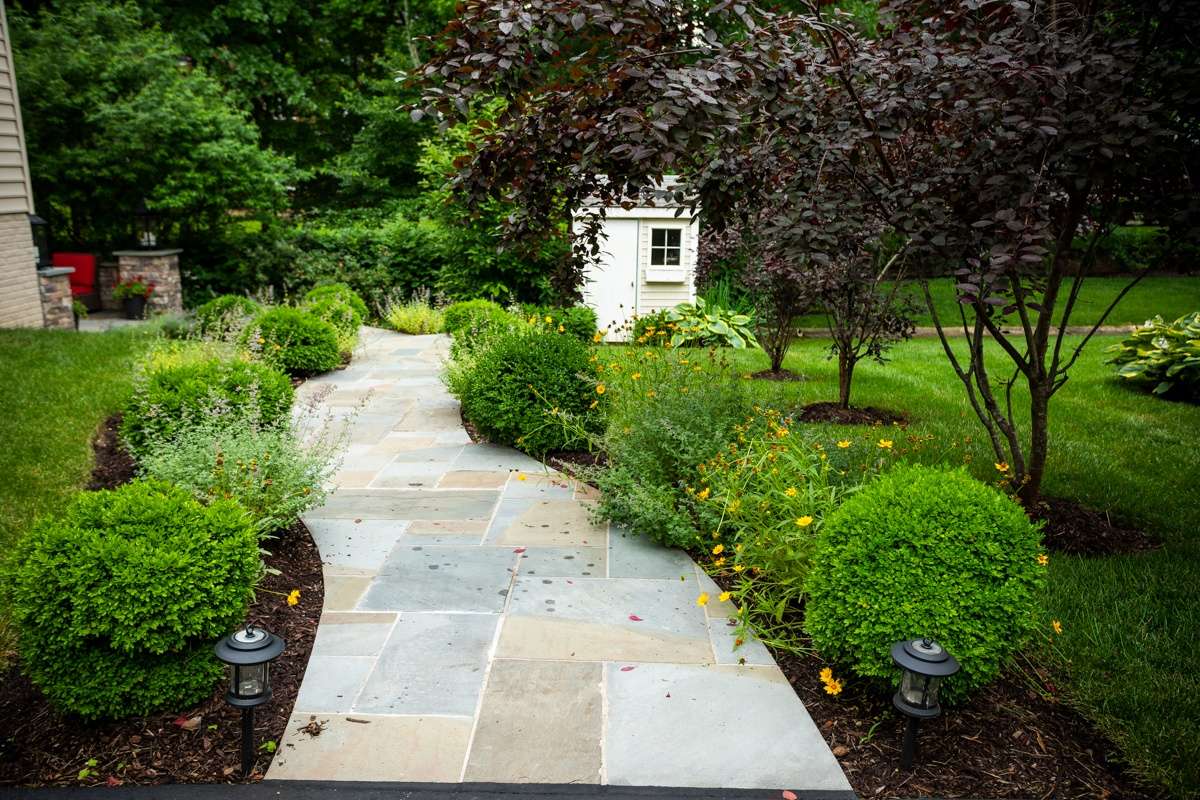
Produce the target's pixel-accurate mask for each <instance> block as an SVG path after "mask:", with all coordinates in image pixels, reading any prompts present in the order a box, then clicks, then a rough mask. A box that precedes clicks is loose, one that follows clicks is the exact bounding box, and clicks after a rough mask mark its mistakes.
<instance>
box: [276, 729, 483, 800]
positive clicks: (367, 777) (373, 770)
mask: <svg viewBox="0 0 1200 800" xmlns="http://www.w3.org/2000/svg"><path fill="white" fill-rule="evenodd" d="M310 716H311V715H309V714H293V715H292V718H291V719H290V720H288V726H287V732H286V733H284V735H283V740H282V741H281V742H280V746H279V749H278V750H277V751H276V753H275V761H274V763H272V765H271V769H270V771H269V772H268V773H267V779H268V780H340V781H412V782H419V781H425V782H438V783H443V782H456V781H458V779H459V775H460V774H461V772H462V765H463V759H464V758H465V757H466V753H467V745H468V742H469V741H470V738H471V725H472V720H471V718H470V717H386V716H374V715H369V714H350V715H338V714H329V715H325V714H318V715H316V717H315V718H316V721H317V722H321V723H324V728H323V730H322V731H321V734H320V735H319V736H309V735H308V734H306V733H302V732H301V731H300V729H301V728H303V727H304V726H306V725H308V724H309V722H310ZM351 720H357V721H351Z"/></svg>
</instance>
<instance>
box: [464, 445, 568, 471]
mask: <svg viewBox="0 0 1200 800" xmlns="http://www.w3.org/2000/svg"><path fill="white" fill-rule="evenodd" d="M454 468H455V469H472V470H497V469H499V470H520V471H524V472H530V473H534V474H537V473H541V472H544V471H545V469H546V466H545V465H544V464H542V462H540V461H538V460H536V459H533V458H530V457H529V456H527V455H525V454H524V453H520V452H517V451H516V450H513V449H512V448H511V447H503V446H501V445H498V444H469V445H467V446H466V447H464V448H463V451H462V454H461V455H460V456H459V457H458V459H457V460H456V461H455V462H454Z"/></svg>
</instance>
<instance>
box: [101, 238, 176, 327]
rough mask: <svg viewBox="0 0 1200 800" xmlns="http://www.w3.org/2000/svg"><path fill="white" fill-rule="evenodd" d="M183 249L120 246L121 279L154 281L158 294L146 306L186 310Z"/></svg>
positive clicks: (118, 256)
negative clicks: (182, 261) (128, 247)
mask: <svg viewBox="0 0 1200 800" xmlns="http://www.w3.org/2000/svg"><path fill="white" fill-rule="evenodd" d="M182 252H183V251H182V250H178V249H175V250H118V251H116V252H115V253H113V255H114V256H116V257H117V280H118V281H121V282H124V281H127V280H133V279H140V280H143V281H146V282H147V283H153V284H154V294H152V295H150V302H149V303H148V304H147V306H146V309H147V312H148V313H154V312H157V311H183V279H182V278H181V277H180V275H179V254H180V253H182Z"/></svg>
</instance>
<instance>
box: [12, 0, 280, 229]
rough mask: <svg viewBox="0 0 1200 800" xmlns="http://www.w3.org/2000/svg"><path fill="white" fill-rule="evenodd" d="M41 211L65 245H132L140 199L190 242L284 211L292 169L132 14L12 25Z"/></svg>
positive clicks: (77, 7) (58, 14)
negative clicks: (234, 216)
mask: <svg viewBox="0 0 1200 800" xmlns="http://www.w3.org/2000/svg"><path fill="white" fill-rule="evenodd" d="M10 21H11V27H12V36H13V40H14V43H15V48H14V49H15V51H16V54H17V55H16V65H15V66H16V72H17V75H18V76H19V80H20V86H21V104H22V110H23V112H24V119H25V132H26V139H27V142H28V147H29V159H30V166H31V171H32V175H33V191H34V196H35V197H36V198H37V201H38V208H39V210H40V211H41V213H42V214H43V216H45V217H47V219H48V220H49V221H50V223H51V226H52V230H53V231H54V233H55V236H56V238H57V239H58V240H59V242H60V244H66V243H67V242H69V243H70V244H71V245H72V246H76V247H95V248H98V249H99V248H112V247H116V246H124V245H129V244H131V243H132V242H133V234H132V230H131V229H132V225H133V219H134V215H133V212H134V209H135V208H136V207H137V205H138V203H139V202H140V201H141V199H142V198H143V197H144V198H146V200H147V202H148V204H149V206H150V207H152V208H153V209H155V210H157V211H160V212H163V213H165V214H166V215H167V217H168V218H169V219H170V220H171V221H172V222H173V224H175V225H176V226H179V227H181V228H182V231H181V235H182V237H183V238H184V239H187V238H189V237H199V236H212V235H214V232H217V233H216V235H219V229H220V228H222V227H223V226H226V225H229V224H231V220H230V218H229V212H230V210H231V209H238V210H240V211H241V212H243V213H244V214H253V213H255V212H271V211H274V210H276V209H278V208H280V207H281V206H282V205H283V204H284V202H285V201H286V186H287V183H288V182H289V181H290V179H291V178H292V176H293V174H294V170H293V167H292V164H291V162H290V160H289V159H287V158H284V157H281V156H279V155H277V154H276V153H274V152H273V151H271V150H270V149H266V148H263V147H261V146H260V143H259V141H258V134H257V131H256V130H255V128H254V126H253V124H252V123H250V122H249V121H248V120H247V119H246V118H245V116H244V115H243V114H242V113H241V112H239V111H238V110H237V109H236V108H235V107H233V106H232V105H231V104H230V103H229V102H228V101H227V99H226V97H225V95H224V94H223V92H222V89H221V86H220V84H218V83H217V82H216V81H215V80H213V79H212V78H211V77H210V76H209V75H208V74H207V73H206V72H205V71H204V70H203V69H201V68H195V67H192V66H189V65H188V64H187V63H186V62H185V60H184V57H183V52H182V51H181V50H180V49H179V48H178V46H177V45H176V44H175V42H174V40H173V39H172V38H171V37H170V36H169V35H166V34H164V33H162V32H161V31H159V30H157V29H155V28H153V27H149V28H147V27H145V26H144V24H143V20H142V18H141V16H140V14H139V11H138V9H137V7H136V6H135V5H133V4H111V5H109V4H91V3H73V4H69V5H66V6H63V7H61V8H58V9H56V10H55V11H54V12H53V13H50V12H49V11H42V12H39V13H38V14H37V15H36V16H30V15H28V14H25V13H21V12H20V11H19V10H16V9H14V10H13V13H12V15H11V17H10Z"/></svg>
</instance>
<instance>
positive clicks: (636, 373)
mask: <svg viewBox="0 0 1200 800" xmlns="http://www.w3.org/2000/svg"><path fill="white" fill-rule="evenodd" d="M640 377H642V373H640V372H635V373H633V374H632V375H630V376H629V378H630V380H635V381H636V380H637V379H638V378H640Z"/></svg>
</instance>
